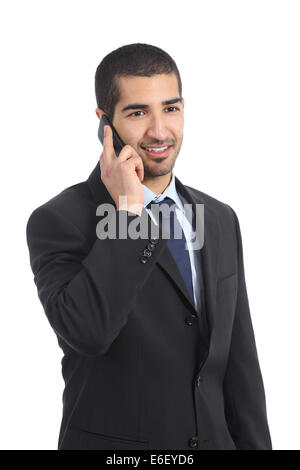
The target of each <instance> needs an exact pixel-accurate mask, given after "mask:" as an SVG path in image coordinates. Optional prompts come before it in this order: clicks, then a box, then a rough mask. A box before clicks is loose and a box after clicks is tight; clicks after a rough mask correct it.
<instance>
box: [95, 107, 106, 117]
mask: <svg viewBox="0 0 300 470" xmlns="http://www.w3.org/2000/svg"><path fill="white" fill-rule="evenodd" d="M95 112H96V114H97V116H98V118H99V119H100V118H101V115H102V114H103V113H104V111H102V109H100V108H96V109H95Z"/></svg>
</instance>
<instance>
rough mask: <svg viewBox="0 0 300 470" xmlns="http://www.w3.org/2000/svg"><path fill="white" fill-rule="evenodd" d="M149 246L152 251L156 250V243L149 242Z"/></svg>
mask: <svg viewBox="0 0 300 470" xmlns="http://www.w3.org/2000/svg"><path fill="white" fill-rule="evenodd" d="M147 248H148V250H150V251H154V250H155V245H154V244H153V243H148V245H147Z"/></svg>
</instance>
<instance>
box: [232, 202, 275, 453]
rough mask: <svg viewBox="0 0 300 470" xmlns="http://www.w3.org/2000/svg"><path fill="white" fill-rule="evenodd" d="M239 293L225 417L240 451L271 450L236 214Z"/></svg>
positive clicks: (234, 215) (234, 214)
mask: <svg viewBox="0 0 300 470" xmlns="http://www.w3.org/2000/svg"><path fill="white" fill-rule="evenodd" d="M230 209H231V210H232V212H233V217H234V220H235V224H236V233H237V244H238V246H237V249H238V293H237V303H236V312H235V320H234V324H233V331H232V339H231V349H230V354H229V359H228V364H227V370H226V374H225V379H224V399H225V414H226V419H227V424H228V428H229V430H230V433H231V436H232V439H233V440H234V442H235V445H236V447H237V449H239V450H246V449H252V450H272V443H271V437H270V432H269V427H268V422H267V413H266V403H265V391H264V385H263V380H262V375H261V371H260V366H259V361H258V355H257V350H256V344H255V337H254V331H253V326H252V321H251V316H250V310H249V304H248V296H247V289H246V282H245V273H244V262H243V247H242V238H241V231H240V226H239V221H238V218H237V215H236V213H235V212H234V210H233V209H232V208H231V207H230Z"/></svg>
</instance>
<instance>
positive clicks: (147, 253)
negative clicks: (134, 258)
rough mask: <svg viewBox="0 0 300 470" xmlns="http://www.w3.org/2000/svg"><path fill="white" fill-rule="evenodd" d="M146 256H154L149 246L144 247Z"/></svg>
mask: <svg viewBox="0 0 300 470" xmlns="http://www.w3.org/2000/svg"><path fill="white" fill-rule="evenodd" d="M143 254H144V256H146V257H147V258H150V256H152V251H150V250H148V249H147V248H145V249H144V253H143Z"/></svg>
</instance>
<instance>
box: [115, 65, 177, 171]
mask: <svg viewBox="0 0 300 470" xmlns="http://www.w3.org/2000/svg"><path fill="white" fill-rule="evenodd" d="M118 85H119V89H120V94H121V97H120V100H119V102H118V103H117V105H116V107H115V113H114V118H113V121H112V123H113V125H114V127H115V128H116V130H117V132H118V134H119V135H120V137H121V138H122V140H123V141H124V142H125V143H126V144H129V145H131V146H132V147H133V148H134V149H135V150H136V151H137V153H138V154H139V155H140V157H141V158H142V160H143V164H144V177H145V178H152V177H155V176H163V175H167V174H169V173H170V172H171V171H172V169H173V167H174V165H175V161H176V158H177V156H178V154H179V151H180V148H181V145H182V140H183V125H184V113H183V108H184V100H183V98H182V102H180V101H179V99H180V97H179V92H178V82H177V77H176V75H175V74H174V73H172V74H160V75H154V76H153V77H134V76H131V77H120V78H118ZM177 99H178V101H177V102H174V101H176V100H177ZM170 100H172V101H173V102H172V103H168V104H163V102H166V101H170ZM131 105H134V106H131ZM124 108H126V109H124ZM147 146H151V147H152V148H153V147H154V148H157V147H165V146H168V147H169V148H168V149H167V150H166V151H165V152H164V153H163V154H161V155H159V153H155V154H152V153H149V152H147V150H145V149H144V148H143V147H147Z"/></svg>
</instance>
